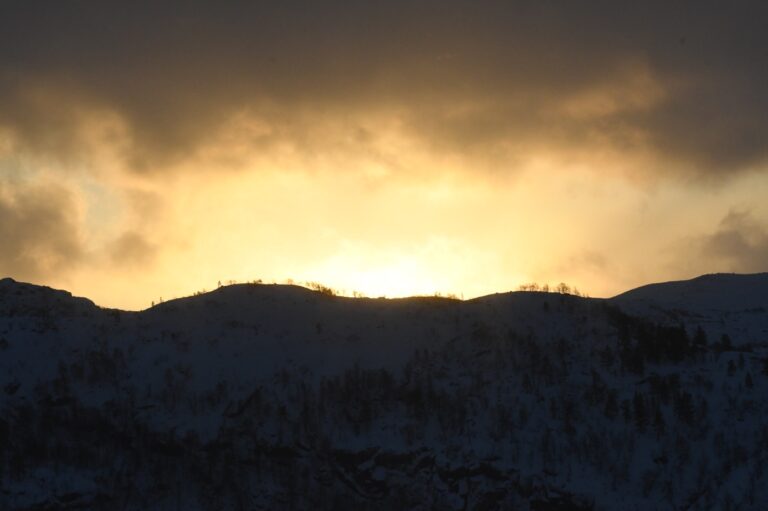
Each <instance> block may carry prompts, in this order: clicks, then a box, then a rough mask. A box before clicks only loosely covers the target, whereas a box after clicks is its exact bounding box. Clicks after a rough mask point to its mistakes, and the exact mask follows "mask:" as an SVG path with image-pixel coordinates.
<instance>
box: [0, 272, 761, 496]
mask: <svg viewBox="0 0 768 511" xmlns="http://www.w3.org/2000/svg"><path fill="white" fill-rule="evenodd" d="M756 278H757V277H756ZM761 285H762V284H761ZM757 287H760V286H757ZM761 289H763V291H762V292H764V291H765V288H761ZM630 295H631V293H630ZM666 296H667V295H666V293H665V292H664V291H663V289H662V290H660V291H658V292H657V291H654V293H652V296H650V299H649V303H650V302H653V303H652V305H650V306H649V307H650V309H647V310H645V311H640V310H639V309H637V308H633V307H635V306H634V305H631V304H630V305H627V304H626V302H625V298H627V297H626V296H624V297H617V298H616V299H613V300H612V301H604V300H595V299H583V298H577V297H573V296H567V295H555V294H542V293H509V294H501V295H492V296H487V297H483V298H480V299H476V300H471V301H466V302H461V301H456V300H448V299H440V298H413V299H403V300H374V299H349V298H340V297H333V296H328V295H324V294H321V293H317V292H312V291H309V290H306V289H304V288H300V287H295V286H267V285H237V286H229V287H225V288H221V289H219V290H217V291H215V292H212V293H208V294H205V295H201V296H195V297H190V298H185V299H181V300H175V301H172V302H167V303H163V304H161V305H159V306H157V307H153V308H152V309H149V310H146V311H142V312H138V313H130V312H123V311H117V310H107V309H101V308H99V307H97V306H95V305H94V304H93V303H91V302H89V301H88V300H85V299H80V298H73V297H71V296H70V295H69V294H68V293H65V292H62V291H55V290H51V289H48V288H42V287H37V286H31V285H28V284H20V283H17V282H14V281H11V280H8V279H6V280H3V281H0V508H1V509H67V508H70V509H85V508H87V509H185V510H195V509H233V510H234V509H398V510H399V509H523V510H525V509H534V510H537V509H538V510H548V509H549V510H554V509H654V508H673V509H712V508H722V509H727V508H729V506H730V508H732V509H736V508H738V509H762V508H764V507H765V506H766V504H768V485H767V484H766V483H768V475H766V474H765V473H764V469H763V466H764V464H765V462H766V461H768V460H766V457H768V410H766V403H765V399H764V396H765V395H766V391H767V390H768V376H766V374H765V373H766V372H768V371H767V369H768V362H766V360H768V352H767V351H766V341H767V340H768V337H766V336H763V337H761V336H760V335H759V334H758V333H754V335H753V333H750V335H749V336H748V338H747V337H744V336H739V335H736V334H734V335H733V337H732V338H729V339H730V343H723V342H722V339H721V338H720V337H717V335H716V334H715V331H714V330H710V329H709V328H710V327H711V325H710V324H708V323H706V322H702V321H700V317H699V316H696V315H691V314H689V315H688V316H685V317H684V318H683V320H680V318H677V319H675V318H673V317H672V316H670V315H669V314H668V313H667V312H665V311H667V310H670V309H665V308H664V307H665V305H664V304H663V303H662V302H663V300H664V299H665V297H666ZM641 298H643V299H644V300H645V299H648V297H647V296H646V295H643V296H642V297H641ZM651 299H652V300H651ZM685 303H691V304H693V302H685V300H683V304H685ZM694 305H696V306H697V307H698V306H699V305H700V304H698V303H697V304H694ZM719 306H721V307H722V304H720V305H719ZM739 307H740V306H739ZM677 309H679V307H677V306H675V310H677ZM691 310H699V309H696V308H695V307H693V306H692V307H691ZM718 310H719V311H723V310H726V309H725V308H721V309H717V307H716V308H714V309H713V310H712V311H710V312H709V313H711V314H717V311H718ZM627 311H629V312H631V313H632V314H628V313H627ZM659 311H662V312H659ZM713 311H714V312H713ZM727 311H728V312H729V314H731V313H732V311H730V309H727ZM640 313H642V314H643V315H644V316H647V317H642V316H638V314H640ZM751 314H753V316H752V317H751V319H752V323H750V324H753V323H754V324H757V325H758V326H760V325H761V324H762V326H763V327H765V326H768V321H766V315H762V316H760V314H759V313H758V312H754V313H751ZM729 317H730V316H729ZM690 318H694V319H693V320H692V322H690V323H687V322H686V321H685V320H686V319H690ZM721 319H722V318H721ZM701 325H704V328H702V329H699V326H701ZM723 328H728V318H725V319H723V320H722V321H721V322H720V323H717V329H723ZM718 332H719V330H718ZM750 332H752V331H750ZM754 332H759V328H756V329H754ZM716 337H717V338H716Z"/></svg>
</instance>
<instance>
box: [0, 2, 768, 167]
mask: <svg viewBox="0 0 768 511" xmlns="http://www.w3.org/2000/svg"><path fill="white" fill-rule="evenodd" d="M767 18H768V5H767V4H765V3H764V2H757V1H752V2H733V3H729V4H727V5H726V4H723V3H718V2H696V3H693V2H662V1H650V2H641V3H633V4H632V5H627V4H624V3H622V4H617V3H615V2H588V3H584V2H579V3H574V2H533V1H530V2H528V1H514V2H502V1H495V2H494V1H491V2H480V3H476V2H459V1H455V0H448V1H439V2H438V1H429V2H405V1H397V0H396V1H392V2H341V1H338V2H322V3H321V2H310V1H293V2H279V3H263V2H226V3H225V4H212V3H202V2H179V3H172V2H163V3H160V4H159V3H156V2H130V3H125V4H117V3H113V2H88V1H85V2H14V3H13V4H12V5H11V6H6V7H5V8H4V12H3V16H2V19H1V20H0V125H2V126H4V127H5V128H6V130H8V131H9V132H10V134H11V138H12V140H13V141H14V144H15V147H16V148H17V149H18V150H27V151H31V152H41V151H42V152H47V153H53V154H55V155H56V156H57V157H60V158H61V157H72V156H74V155H77V154H78V152H79V151H80V149H81V148H82V147H83V145H84V144H83V131H84V128H83V123H87V122H90V121H92V120H93V118H94V116H98V115H100V114H101V115H103V114H105V113H106V114H109V115H113V116H115V118H116V119H117V120H118V125H119V127H120V129H116V130H115V132H114V136H115V137H117V138H119V139H120V144H119V146H120V149H121V151H122V154H123V156H124V158H125V163H126V165H127V166H128V167H129V168H131V169H133V170H134V171H143V172H145V173H149V172H151V171H161V170H163V169H165V168H168V167H169V166H170V164H171V163H173V162H176V161H178V160H180V159H184V158H188V157H189V156H190V155H192V154H195V153H196V152H197V151H200V150H201V148H203V147H205V146H206V144H210V143H212V142H211V141H212V139H215V142H216V143H217V144H220V143H221V139H219V138H216V135H217V133H219V132H220V131H221V130H222V129H225V128H226V127H228V126H229V127H231V126H232V125H231V120H232V119H233V117H236V116H237V115H241V116H242V115H245V116H246V117H247V118H248V119H249V120H250V121H252V123H254V122H255V123H257V125H258V126H260V128H259V129H256V130H252V131H251V132H249V133H248V135H247V137H246V143H247V144H248V145H249V147H251V148H252V149H253V150H254V151H259V150H264V149H265V148H273V147H275V146H276V145H281V144H282V145H290V146H294V147H298V148H299V149H300V150H302V151H305V152H307V151H309V152H311V151H323V150H326V149H327V148H328V147H329V145H330V146H333V145H334V144H335V143H339V139H342V138H344V137H345V136H355V134H356V133H358V132H359V129H360V124H362V123H364V122H365V119H366V118H369V117H370V116H371V115H376V114H377V113H378V114H382V115H384V114H386V115H388V116H390V117H394V118H396V119H397V126H398V129H399V130H401V131H402V132H404V133H407V136H408V137H411V138H414V139H418V140H421V141H422V142H423V143H424V144H425V145H426V146H427V147H429V148H432V149H431V150H433V151H435V152H437V153H452V154H455V155H457V156H459V157H466V158H468V160H467V161H469V162H475V161H476V160H477V159H478V158H480V157H481V156H482V157H485V158H493V161H494V162H495V164H496V166H497V167H501V168H503V169H508V170H510V171H511V170H514V169H515V168H516V162H517V161H519V159H520V158H527V157H530V156H531V155H535V154H541V153H546V152H549V153H552V152H558V151H560V152H568V153H569V154H570V155H571V156H570V157H572V158H573V157H575V158H579V157H581V158H584V159H585V160H587V161H589V158H588V155H590V154H592V153H594V152H595V151H614V152H618V153H621V154H624V155H632V154H637V155H645V156H649V157H651V160H649V161H652V162H655V164H654V165H650V164H649V165H647V168H645V169H644V170H645V171H646V172H649V173H655V174H662V175H663V174H680V173H682V174H684V175H687V176H699V177H706V178H713V177H714V178H723V177H726V176H729V175H733V174H736V173H739V172H741V171H744V170H746V169H751V168H755V167H759V166H761V165H762V164H764V163H765V161H766V157H767V156H768V152H767V150H768V142H766V137H765V136H764V135H763V134H764V133H766V132H768V97H766V95H765V94H764V92H763V91H764V90H765V89H766V88H768V68H767V67H766V66H765V65H762V64H763V63H764V62H765V60H766V56H767V55H766V51H767V50H766V48H768V32H767V31H765V30H764V20H765V19H767ZM328 119H332V120H333V123H331V124H333V126H332V128H333V129H329V126H328V124H329V123H328ZM339 119H342V120H343V119H346V121H344V122H342V121H339ZM85 131H87V130H85ZM374 136H375V133H374ZM369 138H370V137H369ZM357 142H358V143H360V144H362V145H365V143H366V142H365V137H363V138H362V139H360V140H358V141H357ZM474 166H477V165H474ZM468 167H470V170H471V167H473V165H468Z"/></svg>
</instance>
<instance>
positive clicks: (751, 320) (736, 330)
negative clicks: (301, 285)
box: [611, 273, 768, 343]
mask: <svg viewBox="0 0 768 511" xmlns="http://www.w3.org/2000/svg"><path fill="white" fill-rule="evenodd" d="M611 302H613V303H614V304H616V305H617V306H619V307H620V308H622V309H623V310H625V311H627V312H629V313H631V314H635V315H641V316H646V317H652V318H654V319H655V320H657V321H662V322H667V323H678V324H679V323H684V324H686V325H687V326H688V327H689V329H696V328H699V327H700V328H702V329H703V330H705V331H706V332H707V334H708V335H709V337H710V338H712V339H719V338H721V337H722V336H723V335H728V336H730V337H731V338H733V339H736V340H738V341H739V342H741V343H750V342H753V341H759V340H765V339H768V319H767V318H768V316H767V315H766V314H768V273H758V274H752V275H739V274H733V273H729V274H724V273H720V274H713V275H702V276H701V277H697V278H695V279H691V280H683V281H678V282H665V283H661V284H650V285H647V286H642V287H639V288H637V289H633V290H631V291H627V292H626V293H622V294H620V295H618V296H616V297H614V298H612V299H611Z"/></svg>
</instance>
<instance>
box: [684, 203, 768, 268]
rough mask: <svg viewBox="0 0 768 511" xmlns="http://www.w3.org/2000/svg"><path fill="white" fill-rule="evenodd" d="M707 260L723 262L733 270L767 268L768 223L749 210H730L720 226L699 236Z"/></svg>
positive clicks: (702, 251) (701, 248) (702, 253)
mask: <svg viewBox="0 0 768 511" xmlns="http://www.w3.org/2000/svg"><path fill="white" fill-rule="evenodd" d="M699 247H700V251H701V255H702V256H703V257H704V259H705V260H709V261H712V260H714V261H716V262H718V263H720V264H724V265H725V266H726V267H725V268H724V270H727V271H732V272H744V273H751V272H761V271H765V264H766V261H768V226H766V225H765V224H764V223H761V222H760V221H758V220H757V219H756V218H755V217H754V216H753V215H752V214H751V213H749V212H748V211H731V212H729V213H728V214H727V215H726V216H725V217H724V218H723V220H722V221H721V222H720V225H719V227H718V229H717V230H716V231H715V232H714V233H712V234H711V235H709V236H705V237H704V238H702V239H701V240H700V244H699Z"/></svg>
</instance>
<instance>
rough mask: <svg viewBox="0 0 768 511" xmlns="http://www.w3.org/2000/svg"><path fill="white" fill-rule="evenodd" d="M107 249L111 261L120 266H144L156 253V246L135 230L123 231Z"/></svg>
mask: <svg viewBox="0 0 768 511" xmlns="http://www.w3.org/2000/svg"><path fill="white" fill-rule="evenodd" d="M107 249H108V252H109V257H110V260H111V262H112V263H114V264H117V265H120V266H132V267H137V266H138V267H146V265H147V264H148V263H150V262H152V260H153V259H154V258H155V256H156V255H157V246H156V245H154V244H153V243H150V242H149V241H147V239H146V238H145V237H144V236H143V235H141V234H140V233H138V232H135V231H127V232H124V233H123V234H121V235H120V236H119V237H118V238H117V239H115V240H114V241H113V242H112V243H110V244H109V246H108V247H107Z"/></svg>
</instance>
